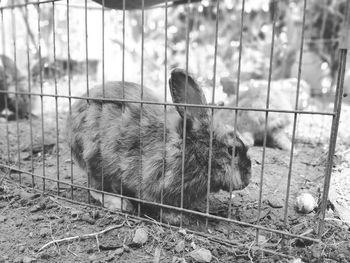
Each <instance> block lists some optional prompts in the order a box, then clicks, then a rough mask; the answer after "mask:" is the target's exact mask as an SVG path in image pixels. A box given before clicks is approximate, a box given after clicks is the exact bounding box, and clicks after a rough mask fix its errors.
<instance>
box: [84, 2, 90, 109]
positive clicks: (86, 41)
mask: <svg viewBox="0 0 350 263" xmlns="http://www.w3.org/2000/svg"><path fill="white" fill-rule="evenodd" d="M84 18H85V63H86V96H87V97H90V96H89V63H88V60H89V47H88V19H87V18H88V17H87V0H85V17H84ZM87 102H88V103H89V100H87Z"/></svg>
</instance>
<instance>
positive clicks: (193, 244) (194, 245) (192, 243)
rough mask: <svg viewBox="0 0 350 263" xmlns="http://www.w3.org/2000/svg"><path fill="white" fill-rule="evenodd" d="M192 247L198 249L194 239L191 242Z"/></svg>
mask: <svg viewBox="0 0 350 263" xmlns="http://www.w3.org/2000/svg"><path fill="white" fill-rule="evenodd" d="M191 248H193V249H196V248H197V245H196V243H194V242H193V241H192V242H191Z"/></svg>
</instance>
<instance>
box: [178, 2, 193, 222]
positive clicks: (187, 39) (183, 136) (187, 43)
mask: <svg viewBox="0 0 350 263" xmlns="http://www.w3.org/2000/svg"><path fill="white" fill-rule="evenodd" d="M190 2H191V1H190V0H187V17H186V67H185V70H186V80H185V103H187V88H188V60H189V45H190V15H191V14H190V11H191V8H190ZM186 113H187V106H185V107H184V117H183V133H182V160H181V204H180V207H181V208H183V206H184V182H185V157H186V153H185V152H186V124H187V121H186V119H187V115H186ZM182 221H183V214H182V212H181V222H180V227H182V223H183V222H182Z"/></svg>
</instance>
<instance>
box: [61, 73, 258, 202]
mask: <svg viewBox="0 0 350 263" xmlns="http://www.w3.org/2000/svg"><path fill="white" fill-rule="evenodd" d="M182 74H183V72H182V71H173V73H172V76H171V79H170V86H171V87H173V88H176V89H183V88H184V87H183V86H181V85H176V87H174V86H173V85H172V81H173V80H174V79H176V80H178V78H179V77H180V79H184V78H183V75H182ZM189 89H191V86H189ZM122 90H123V86H122V83H121V82H111V83H107V84H106V85H105V96H106V98H116V99H122V98H123V96H122V94H123V93H122ZM124 90H125V94H124V98H125V99H128V100H139V99H140V86H139V85H137V84H134V83H130V82H125V85H124ZM199 92H200V93H201V92H202V91H201V90H199ZM143 95H144V100H145V101H158V99H157V98H156V97H155V96H154V95H153V94H152V92H151V91H150V90H149V89H147V88H145V87H144V93H143ZM202 95H203V94H198V91H194V92H193V93H192V95H191V96H202ZM90 96H92V97H95V98H96V97H97V98H98V97H102V88H101V87H97V88H94V89H92V90H91V91H90ZM191 96H189V98H188V100H187V101H188V103H191V101H193V97H191ZM203 96H204V95H203ZM196 99H197V100H198V98H196ZM174 102H177V103H183V98H182V96H179V97H178V98H176V99H175V101H174ZM123 105H124V112H123V107H122V106H123ZM168 108H169V107H168ZM141 110H142V121H141V123H140V113H141ZM198 112H201V114H202V113H203V111H191V110H189V111H188V123H187V125H186V126H187V135H186V146H185V169H184V185H183V187H184V190H183V191H184V207H187V208H189V207H191V206H192V205H193V204H194V203H195V202H196V201H198V200H201V199H202V198H204V196H205V195H206V192H207V183H208V181H207V180H208V160H209V138H210V133H209V130H210V128H209V127H210V126H209V124H210V121H209V119H210V118H209V115H207V116H205V117H204V116H199V115H201V114H197V113H198ZM67 128H68V142H69V144H70V147H71V149H72V151H73V156H74V158H75V160H76V161H77V163H78V164H79V166H80V167H81V168H83V169H84V170H86V171H87V172H88V173H89V174H91V177H92V186H93V187H94V188H96V189H103V190H105V191H109V192H114V193H120V191H121V184H123V185H122V189H123V194H124V195H128V196H133V197H139V192H140V193H141V196H140V197H141V198H143V199H145V200H149V201H155V202H160V200H161V192H162V188H164V189H163V202H164V203H165V204H169V205H175V206H179V205H180V200H181V187H182V186H181V180H182V165H181V164H182V152H183V151H182V148H183V140H182V137H183V119H182V117H181V116H180V114H179V113H178V112H177V111H175V109H174V108H172V109H170V110H169V111H168V112H167V124H166V153H165V155H166V157H165V174H164V177H163V154H164V151H163V149H164V145H163V130H164V106H161V105H150V104H143V105H142V109H141V106H140V104H139V103H122V102H117V101H116V102H101V101H92V100H90V101H89V103H88V102H87V101H85V100H80V101H78V102H77V103H76V104H75V105H74V106H73V110H72V116H71V117H69V118H68V121H67ZM225 129H227V127H214V131H213V144H212V149H213V155H212V169H211V180H210V185H211V189H210V190H211V191H218V190H219V189H224V190H228V189H229V186H230V185H231V186H232V189H233V190H235V189H242V188H244V187H245V186H246V185H247V184H248V183H249V180H250V176H251V172H250V168H251V162H250V159H249V157H248V156H247V148H246V147H245V145H244V144H243V142H242V141H241V140H240V139H239V135H238V139H237V142H236V148H237V156H236V158H235V159H234V161H233V162H234V170H233V171H232V170H231V156H230V154H229V152H228V147H230V146H232V145H233V132H232V130H225ZM102 169H103V174H104V185H103V187H102V185H101V182H102V179H101V175H102Z"/></svg>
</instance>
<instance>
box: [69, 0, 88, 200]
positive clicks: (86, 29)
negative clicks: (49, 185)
mask: <svg viewBox="0 0 350 263" xmlns="http://www.w3.org/2000/svg"><path fill="white" fill-rule="evenodd" d="M84 11H85V16H84V18H85V67H86V68H85V70H86V72H85V73H86V97H90V94H89V64H88V59H89V51H88V49H89V47H88V19H87V0H85V6H84ZM69 65H70V63H69ZM86 102H87V103H88V104H89V103H90V101H89V100H88V99H87V101H86ZM87 176H88V178H87V179H88V181H87V184H88V188H89V189H90V188H91V176H92V175H91V173H90V171H89V169H87ZM88 203H89V204H90V203H91V196H90V193H89V191H88Z"/></svg>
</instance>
